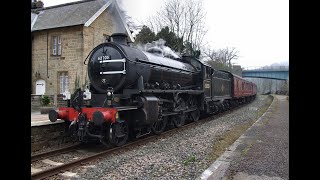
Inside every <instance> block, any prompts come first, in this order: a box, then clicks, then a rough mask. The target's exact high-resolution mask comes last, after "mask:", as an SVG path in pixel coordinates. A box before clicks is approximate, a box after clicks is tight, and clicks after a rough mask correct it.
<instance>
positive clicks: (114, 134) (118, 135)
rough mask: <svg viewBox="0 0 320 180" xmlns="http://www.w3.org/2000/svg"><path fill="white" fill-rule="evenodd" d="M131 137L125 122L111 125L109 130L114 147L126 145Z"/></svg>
mask: <svg viewBox="0 0 320 180" xmlns="http://www.w3.org/2000/svg"><path fill="white" fill-rule="evenodd" d="M128 136H129V127H128V125H127V123H126V122H125V121H121V122H116V123H114V124H111V126H110V129H109V140H110V143H111V144H112V145H114V146H122V145H124V144H125V143H126V142H127V140H128Z"/></svg>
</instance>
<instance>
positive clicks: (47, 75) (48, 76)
mask: <svg viewBox="0 0 320 180" xmlns="http://www.w3.org/2000/svg"><path fill="white" fill-rule="evenodd" d="M48 59H49V31H47V78H49V72H48V70H49V65H48V63H49V60H48Z"/></svg>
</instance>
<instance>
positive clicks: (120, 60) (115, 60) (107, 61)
mask: <svg viewBox="0 0 320 180" xmlns="http://www.w3.org/2000/svg"><path fill="white" fill-rule="evenodd" d="M99 62H100V63H110V62H126V59H125V58H123V59H110V60H101V61H99Z"/></svg>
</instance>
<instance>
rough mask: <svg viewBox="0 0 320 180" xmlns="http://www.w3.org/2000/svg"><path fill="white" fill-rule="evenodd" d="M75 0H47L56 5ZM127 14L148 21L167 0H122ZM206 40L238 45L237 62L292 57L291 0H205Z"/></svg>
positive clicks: (216, 45)
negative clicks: (290, 50) (290, 55)
mask: <svg viewBox="0 0 320 180" xmlns="http://www.w3.org/2000/svg"><path fill="white" fill-rule="evenodd" d="M72 1H74V0H43V2H44V6H45V7H48V6H53V5H56V4H62V3H67V2H72ZM122 2H123V5H124V9H125V10H126V11H127V14H128V15H129V16H131V17H132V18H133V19H136V20H137V21H138V22H144V21H145V20H146V18H147V17H149V16H151V15H153V14H154V13H155V12H156V11H158V10H159V9H160V7H161V6H163V4H164V2H165V1H164V0H122ZM203 2H204V8H205V11H206V12H207V16H206V25H207V28H208V32H207V34H206V41H207V42H208V43H209V45H210V46H211V47H213V48H215V49H219V48H225V47H227V46H228V47H235V48H236V49H237V50H238V51H239V55H240V57H239V59H237V60H235V61H234V62H235V63H236V64H239V65H241V66H243V67H248V66H264V65H270V64H273V63H282V62H288V61H289V0H203Z"/></svg>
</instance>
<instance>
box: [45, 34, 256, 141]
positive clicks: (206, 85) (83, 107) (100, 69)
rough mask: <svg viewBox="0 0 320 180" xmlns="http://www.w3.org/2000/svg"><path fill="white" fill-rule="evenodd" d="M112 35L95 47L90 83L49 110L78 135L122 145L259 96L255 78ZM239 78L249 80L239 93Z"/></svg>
mask: <svg viewBox="0 0 320 180" xmlns="http://www.w3.org/2000/svg"><path fill="white" fill-rule="evenodd" d="M110 41H111V42H106V43H103V44H100V45H98V46H97V47H95V48H94V49H93V50H92V51H91V53H90V57H89V61H88V76H89V79H90V86H89V88H88V89H86V90H81V89H78V90H76V91H75V92H74V94H73V95H72V96H71V95H70V94H68V93H64V99H65V100H67V101H68V107H63V108H59V110H58V111H54V110H52V111H51V112H50V113H49V119H50V120H51V121H53V122H54V121H56V120H57V119H63V120H65V122H66V123H67V125H68V127H69V132H72V134H73V135H74V136H76V137H77V138H78V139H79V141H82V142H88V141H90V140H99V141H100V142H102V143H104V144H113V145H115V146H121V145H123V144H125V143H126V141H127V140H128V138H129V137H132V138H138V137H141V136H144V135H147V134H150V133H151V132H153V133H155V134H160V133H161V132H163V131H164V130H165V128H166V127H167V125H168V124H170V125H173V126H174V127H181V126H183V125H184V124H185V122H186V121H198V120H199V117H200V115H202V114H215V113H218V112H221V111H225V110H227V109H230V108H232V107H234V106H236V105H238V104H239V103H244V102H247V101H249V100H252V99H253V98H254V97H255V94H256V90H255V88H256V87H255V85H254V84H252V83H250V82H247V81H245V80H243V79H242V78H240V77H236V76H234V75H233V74H231V73H229V72H226V71H216V70H214V69H213V68H211V67H210V66H207V65H205V64H203V63H202V62H201V61H199V60H197V59H195V58H192V57H189V56H183V57H182V58H173V57H174V56H171V57H169V56H167V55H164V52H163V51H162V49H161V48H158V47H153V48H149V49H148V50H147V51H141V50H139V49H136V48H133V47H130V46H129V45H128V44H127V40H126V35H125V34H119V33H117V34H113V35H112V36H111V37H110ZM236 79H238V80H241V81H243V82H245V83H246V84H247V85H246V86H245V87H248V88H247V89H245V88H244V89H243V93H242V95H241V94H240V95H239V93H238V94H237V96H235V94H236V91H237V92H238V91H239V92H240V89H236V87H235V84H237V85H238V82H237V81H236ZM250 89H251V91H250V92H249V90H250ZM241 90H242V89H241ZM245 90H248V91H245Z"/></svg>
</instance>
